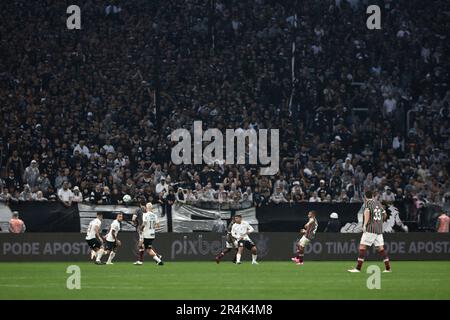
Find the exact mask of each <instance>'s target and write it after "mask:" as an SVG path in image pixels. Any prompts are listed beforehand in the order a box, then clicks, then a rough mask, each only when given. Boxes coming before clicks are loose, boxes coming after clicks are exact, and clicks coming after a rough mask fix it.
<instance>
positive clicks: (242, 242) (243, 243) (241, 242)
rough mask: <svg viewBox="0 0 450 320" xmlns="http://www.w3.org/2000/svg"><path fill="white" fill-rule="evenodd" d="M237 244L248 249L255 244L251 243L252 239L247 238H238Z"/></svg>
mask: <svg viewBox="0 0 450 320" xmlns="http://www.w3.org/2000/svg"><path fill="white" fill-rule="evenodd" d="M238 246H239V247H244V248H246V249H248V250H251V249H252V248H253V247H254V246H255V244H254V243H253V241H249V240H239V241H238Z"/></svg>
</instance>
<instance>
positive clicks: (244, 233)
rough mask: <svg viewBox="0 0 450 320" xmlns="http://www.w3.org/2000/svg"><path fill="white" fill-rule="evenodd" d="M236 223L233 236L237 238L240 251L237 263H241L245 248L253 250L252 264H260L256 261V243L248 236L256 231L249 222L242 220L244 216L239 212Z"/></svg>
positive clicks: (232, 232)
mask: <svg viewBox="0 0 450 320" xmlns="http://www.w3.org/2000/svg"><path fill="white" fill-rule="evenodd" d="M234 222H235V223H234V224H233V227H232V228H231V236H232V237H233V238H235V239H237V244H238V253H237V254H236V264H241V256H242V253H243V252H244V248H247V249H248V250H251V252H252V264H258V262H256V258H257V249H256V245H255V244H254V243H253V241H252V240H251V239H250V237H249V236H248V235H249V234H250V233H252V232H253V231H254V229H253V227H252V226H251V225H250V224H249V223H248V222H247V221H243V220H242V216H241V215H240V214H237V215H235V216H234Z"/></svg>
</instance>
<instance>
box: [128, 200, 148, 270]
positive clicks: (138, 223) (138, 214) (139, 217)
mask: <svg viewBox="0 0 450 320" xmlns="http://www.w3.org/2000/svg"><path fill="white" fill-rule="evenodd" d="M145 211H146V209H145V200H142V199H141V200H140V201H139V208H137V209H136V211H135V213H134V214H133V217H132V219H131V222H132V223H133V225H134V226H135V227H136V231H137V233H138V235H139V240H138V244H137V247H138V252H139V255H138V259H137V261H136V262H135V263H134V265H137V266H140V265H142V264H143V263H144V253H145V248H144V236H143V235H142V223H143V216H144V213H145Z"/></svg>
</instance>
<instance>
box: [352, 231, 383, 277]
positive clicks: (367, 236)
mask: <svg viewBox="0 0 450 320" xmlns="http://www.w3.org/2000/svg"><path fill="white" fill-rule="evenodd" d="M376 238H377V235H376V234H374V233H369V232H364V233H363V235H362V237H361V241H360V243H359V255H358V261H357V264H356V268H353V269H350V270H348V271H349V272H360V271H361V268H362V265H363V263H364V258H365V256H366V251H367V247H371V246H372V245H373V244H374V242H375V240H376Z"/></svg>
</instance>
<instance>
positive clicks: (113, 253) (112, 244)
mask: <svg viewBox="0 0 450 320" xmlns="http://www.w3.org/2000/svg"><path fill="white" fill-rule="evenodd" d="M106 246H107V249H108V251H107V252H108V254H109V256H108V260H107V261H106V264H113V262H112V260H113V259H114V257H115V256H116V250H117V245H116V242H110V241H107V242H106Z"/></svg>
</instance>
